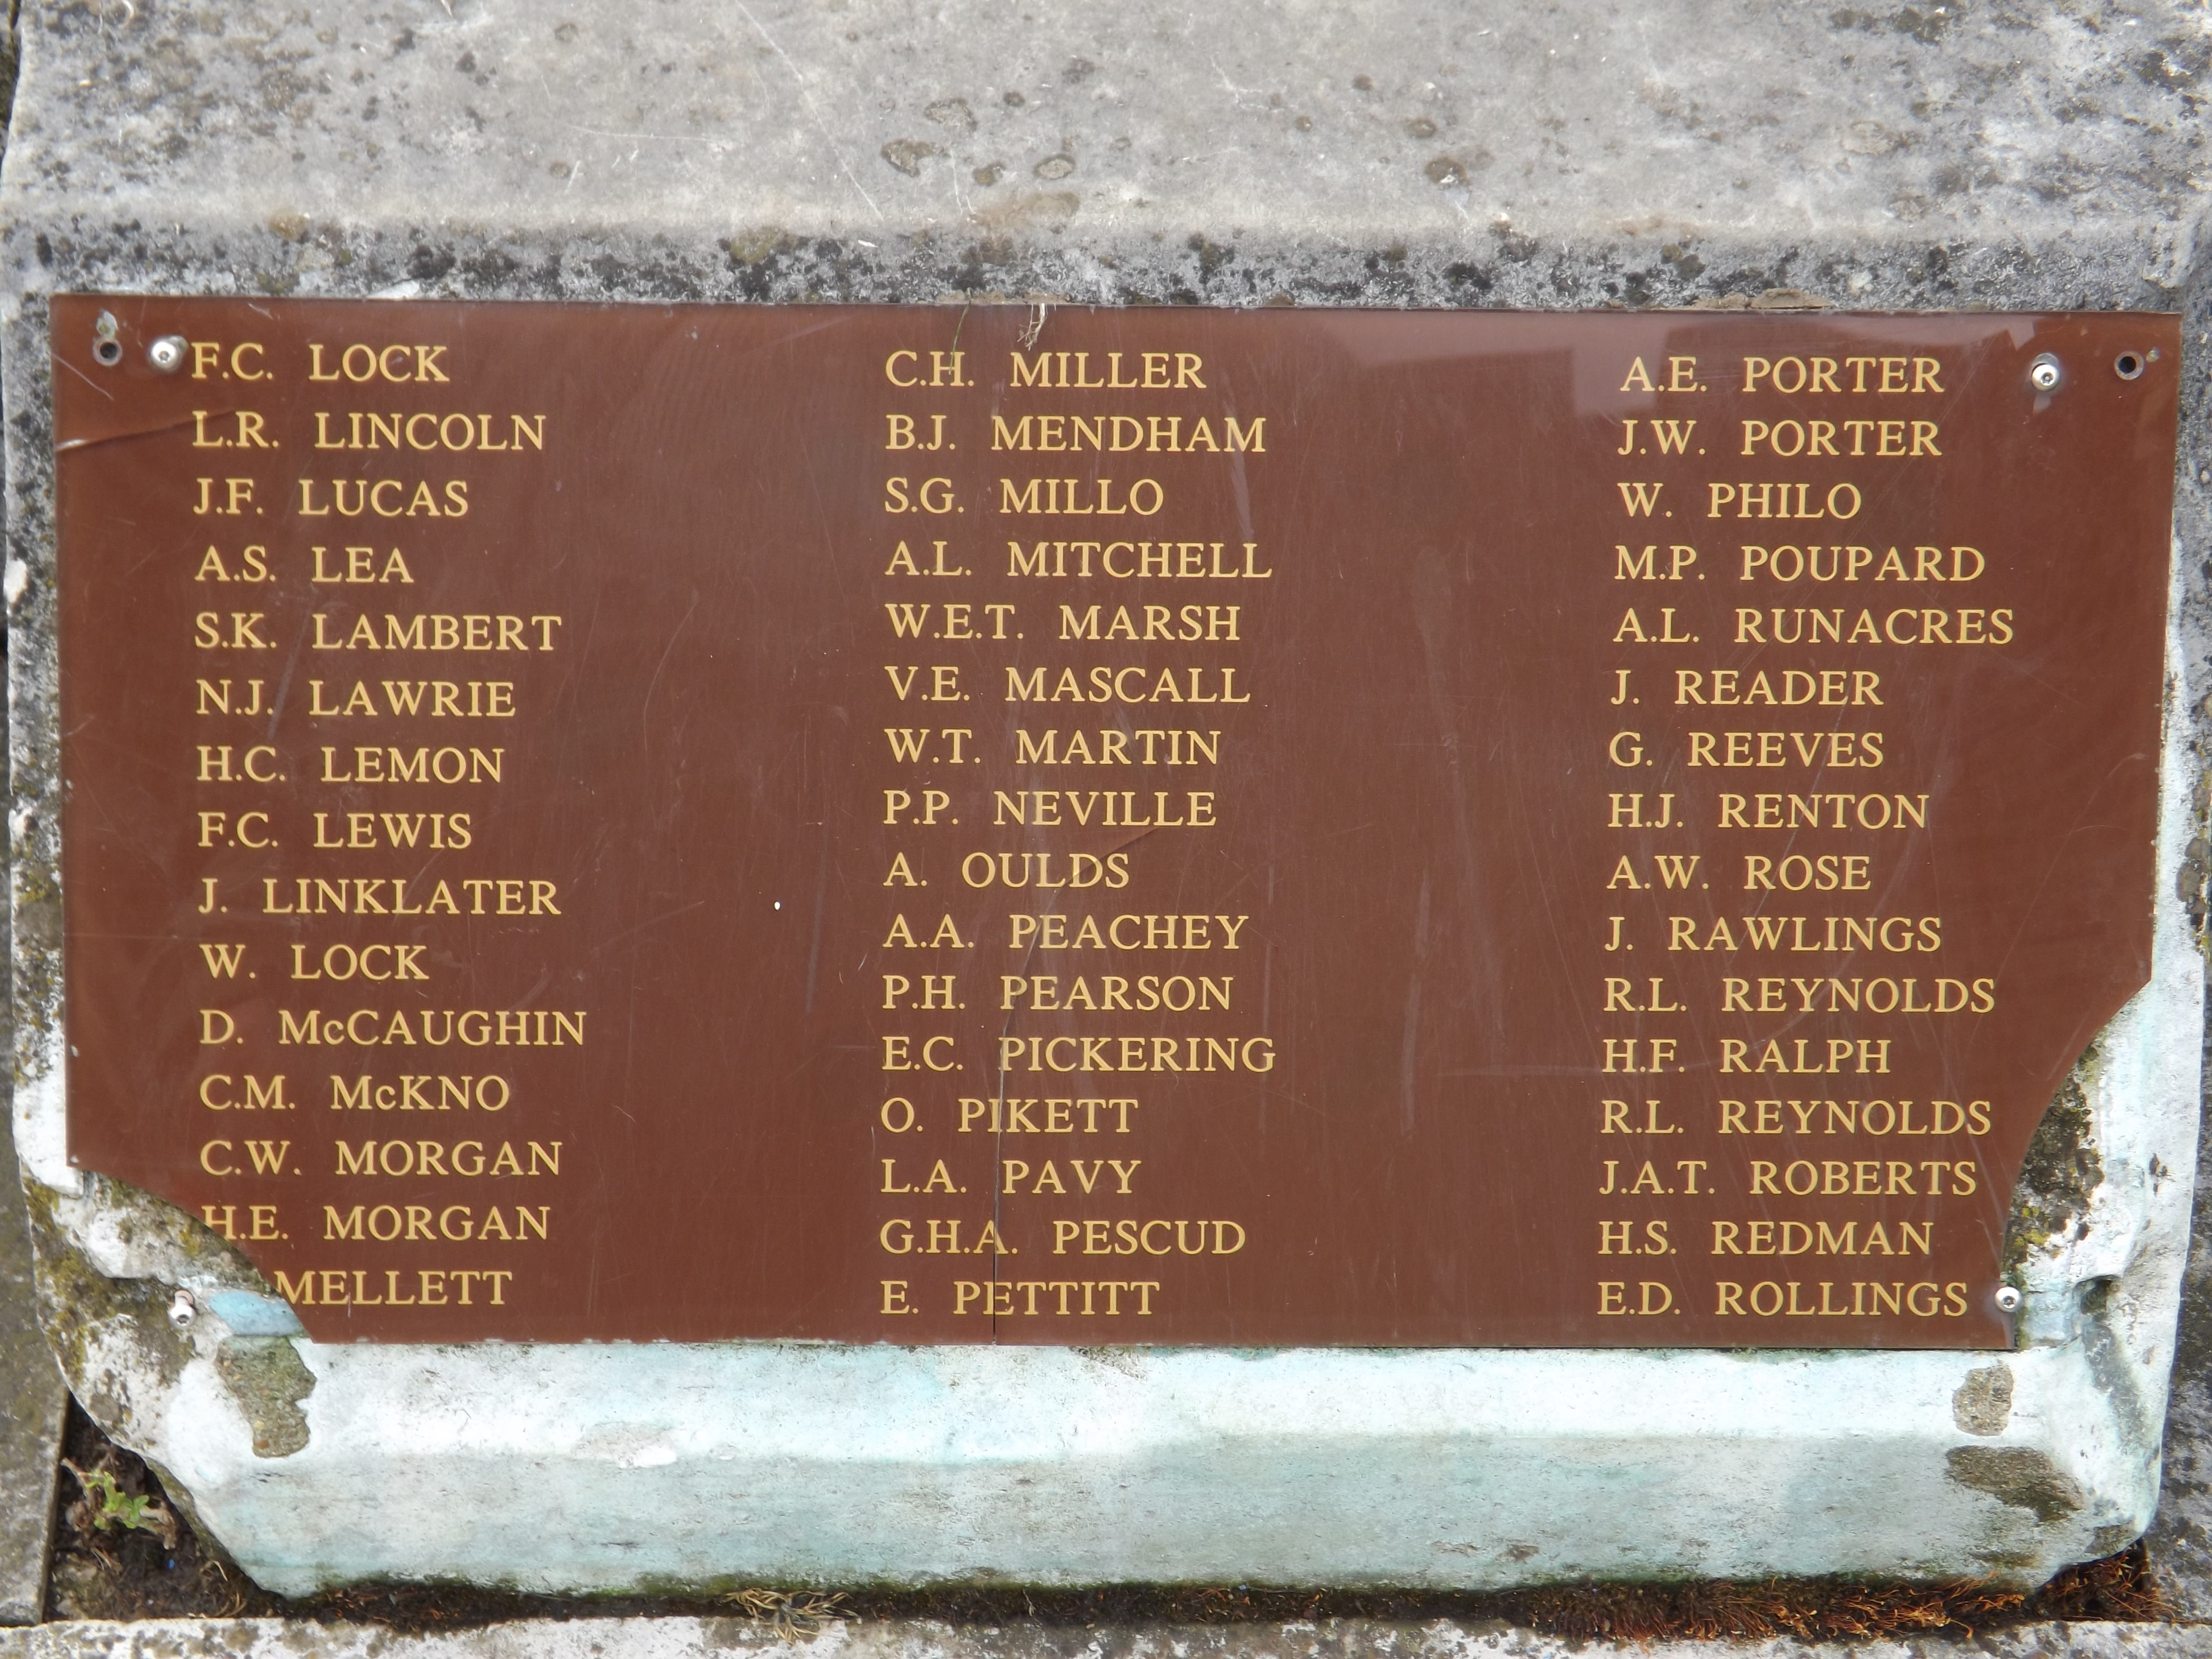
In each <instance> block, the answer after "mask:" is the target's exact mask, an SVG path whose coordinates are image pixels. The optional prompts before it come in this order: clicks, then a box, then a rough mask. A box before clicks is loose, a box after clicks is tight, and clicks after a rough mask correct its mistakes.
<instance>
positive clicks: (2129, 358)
mask: <svg viewBox="0 0 2212 1659" xmlns="http://www.w3.org/2000/svg"><path fill="white" fill-rule="evenodd" d="M2142 372H2143V360H2142V353H2140V352H2136V351H2123V352H2122V353H2121V354H2120V355H2119V356H2117V357H2115V358H2113V359H2112V373H2113V374H2117V375H2118V376H2119V377H2120V378H2121V379H2122V380H2137V379H2140V378H2141V376H2142Z"/></svg>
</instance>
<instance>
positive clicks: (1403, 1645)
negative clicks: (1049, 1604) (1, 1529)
mask: <svg viewBox="0 0 2212 1659" xmlns="http://www.w3.org/2000/svg"><path fill="white" fill-rule="evenodd" d="M310 1654H312V1655H313V1656H315V1659H692V1656H706V1655H718V1656H727V1655H732V1654H734V1655H744V1656H754V1659H1355V1656H1358V1659H1364V1656H1394V1659H1602V1656H1621V1659H1628V1656H1635V1659H1949V1656H1957V1659H2206V1656H2212V1630H2197V1629H2181V1628H2177V1627H2175V1626H2162V1625H2104V1624H2098V1625H2087V1624H2084V1625H2023V1626H2019V1627H2018V1628H2016V1629H2012V1630H2003V1631H1994V1632H1984V1633H1982V1634H1980V1635H1978V1636H1977V1637H1975V1638H1969V1639H1965V1640H1955V1641H1954V1640H1940V1639H1936V1638H1917V1639H1912V1640H1906V1641H1896V1642H1864V1643H1861V1642H1850V1643H1843V1642H1822V1643H1801V1642H1798V1641H1796V1640H1795V1639H1794V1638H1784V1639H1778V1640H1772V1641H1749V1642H1746V1641H1728V1640H1721V1641H1711V1642H1648V1643H1647V1642H1618V1643H1616V1642H1607V1641H1566V1640H1563V1639H1561V1638H1557V1637H1550V1636H1538V1635H1535V1634H1534V1633H1533V1632H1528V1631H1525V1630H1516V1629H1515V1628H1513V1627H1511V1626H1504V1625H1455V1624H1451V1623H1449V1622H1447V1621H1444V1620H1437V1621H1436V1622H1433V1623H1430V1624H1385V1623H1382V1622H1379V1621H1370V1620H1323V1621H1320V1622H1317V1623H1313V1624H1297V1625H1184V1626H1127V1625H1121V1626H1116V1625H1100V1626H1079V1627H1060V1626H1035V1625H1016V1626H1006V1627H1003V1628H997V1627H977V1626H950V1625H939V1624H932V1623H927V1622H922V1621H919V1620H916V1621H906V1620H889V1621H885V1622H883V1623H878V1624H859V1623H854V1624H846V1623H844V1622H842V1621H840V1622H836V1623H833V1624H831V1625H829V1626H826V1627H825V1628H824V1629H823V1630H822V1631H821V1632H819V1633H818V1634H817V1635H814V1636H811V1637H801V1638H784V1637H780V1636H778V1635H777V1634H776V1633H775V1631H774V1630H773V1629H772V1628H771V1627H770V1626H767V1625H764V1624H761V1623H757V1622H754V1621H752V1620H741V1619H605V1620H599V1619H580V1620H574V1621H573V1622H566V1623H558V1624H556V1623H552V1622H549V1621H528V1622H523V1623H517V1624H512V1625H492V1626H485V1627H484V1628H482V1629H479V1630H471V1631H454V1632H434V1633H431V1634H427V1635H414V1636H399V1635H394V1634H393V1633H392V1632H389V1631H385V1630H381V1629H379V1628H376V1627H374V1626H359V1625H303V1624H295V1623H291V1622H289V1621H285V1620H275V1619H240V1620H204V1621H203V1620H149V1621H148V1622H146V1623H144V1624H132V1625H107V1624H57V1625H48V1626H44V1627H43V1628H41V1629H39V1630H33V1631H22V1632H4V1633H0V1659H301V1656H305V1655H310Z"/></svg>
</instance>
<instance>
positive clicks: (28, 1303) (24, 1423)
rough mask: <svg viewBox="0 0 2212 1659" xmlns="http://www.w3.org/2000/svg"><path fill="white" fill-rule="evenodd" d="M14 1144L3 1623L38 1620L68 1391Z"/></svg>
mask: <svg viewBox="0 0 2212 1659" xmlns="http://www.w3.org/2000/svg"><path fill="white" fill-rule="evenodd" d="M36 1297H37V1287H36V1285H34V1284H33V1274H32V1267H31V1237H30V1234H29V1232H28V1231H27V1229H26V1227H25V1225H24V1216H23V1189H22V1187H21V1183H20V1182H18V1181H17V1180H16V1178H15V1147H14V1146H13V1145H12V1144H10V1145H0V1625H30V1624H36V1623H37V1622H38V1620H39V1617H40V1613H41V1612H42V1611H43V1608H44V1601H45V1596H46V1559H47V1556H48V1554H49V1553H50V1551H51V1549H52V1543H53V1519H54V1476H55V1470H56V1464H55V1461H54V1460H55V1459H56V1458H57V1457H58V1456H59V1455H60V1452H61V1434H62V1414H63V1413H64V1411H65V1410H66V1409H67V1408H68V1405H69V1396H68V1394H67V1393H66V1391H65V1390H64V1389H63V1387H62V1375H61V1372H60V1370H58V1368H57V1367H56V1365H55V1364H54V1357H53V1354H52V1352H51V1351H50V1350H49V1349H48V1348H47V1346H46V1338H45V1337H44V1336H43V1335H42V1334H40V1330H39V1326H38V1316H37V1308H36Z"/></svg>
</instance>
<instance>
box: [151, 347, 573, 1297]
mask: <svg viewBox="0 0 2212 1659" xmlns="http://www.w3.org/2000/svg"><path fill="white" fill-rule="evenodd" d="M179 376H180V378H182V379H184V380H185V381H186V382H187V383H188V385H189V387H190V391H191V402H192V404H194V407H193V409H192V410H191V422H190V424H189V425H188V426H184V427H180V428H175V429H173V430H172V431H171V432H170V433H168V434H166V435H163V436H162V437H161V439H160V440H159V441H161V442H164V443H173V444H177V445H180V446H187V447H189V448H190V450H191V463H192V464H191V468H190V473H191V489H189V490H188V491H187V492H186V496H187V498H186V499H185V500H184V501H179V503H178V505H179V507H180V508H181V509H182V511H181V512H179V514H178V519H179V523H178V525H177V526H175V528H174V530H173V531H171V532H165V533H164V534H163V540H164V541H165V542H170V543H172V544H183V545H185V546H188V547H189V548H191V549H192V550H193V551H192V552H191V554H190V556H187V557H185V558H184V559H183V560H181V561H180V562H179V565H178V566H177V567H175V568H176V574H177V575H178V576H179V577H180V578H182V579H183V580H181V581H180V583H179V590H180V597H181V598H182V599H183V601H184V603H183V605H181V607H180V610H181V611H182V613H183V614H181V615H180V616H179V617H178V620H177V623H176V625H177V626H179V627H180V628H183V629H186V630H188V631H189V634H190V636H191V654H192V666H191V673H190V677H189V678H188V679H187V680H186V681H185V683H184V684H178V685H175V686H173V687H161V688H157V692H158V695H163V696H179V697H181V698H184V699H185V700H187V701H188V702H189V703H190V705H191V710H192V717H193V731H194V738H195V740H194V741H193V742H191V744H189V746H188V747H186V748H185V751H184V752H182V753H179V755H177V757H175V761H174V764H175V765H176V767H177V768H178V769H179V773H180V774H181V775H182V777H181V779H180V781H183V782H185V783H186V784H187V785H188V788H187V789H186V790H185V792H182V793H183V794H184V798H185V799H190V801H191V812H190V817H189V819H188V821H187V822H186V823H184V824H182V825H179V826H175V827H174V829H173V833H174V834H177V835H180V836H183V837H184V839H185V848H184V850H185V854H186V857H185V860H182V862H181V865H180V867H187V868H190V869H191V870H192V871H193V876H192V879H191V883H190V892H189V893H188V894H187V895H184V896H181V897H182V899H183V900H184V901H185V902H181V903H180V904H179V908H178V910H177V911H176V912H175V913H174V914H175V927H174V931H175V933H176V934H178V935H179V936H181V938H182V939H184V940H185V941H187V948H186V951H185V964H186V965H185V971H186V972H188V973H190V974H191V975H193V976H194V977H195V978H197V980H198V981H199V982H200V983H201V985H202V986H203V987H204V994H203V995H202V996H201V997H200V998H199V999H198V1001H199V1003H200V1005H201V1006H199V1007H198V1008H197V1011H196V1016H195V1018H196V1022H197V1025H196V1029H195V1030H194V1031H193V1032H192V1039H193V1042H194V1043H195V1045H196V1048H197V1054H198V1058H199V1064H198V1065H197V1066H196V1067H195V1068H194V1076H193V1078H192V1079H191V1084H190V1085H189V1086H190V1090H191V1093H190V1095H189V1097H188V1099H187V1101H186V1102H185V1103H184V1108H183V1109H185V1110H187V1111H190V1112H191V1113H193V1114H195V1115H197V1116H198V1117H200V1118H201V1119H202V1120H203V1123H204V1132H203V1133H201V1134H199V1135H197V1136H196V1137H195V1139H196V1141H197V1143H198V1151H197V1159H198V1168H197V1170H196V1171H194V1172H193V1175H192V1179H193V1180H194V1182H196V1183H197V1184H198V1185H199V1186H200V1188H201V1190H203V1191H213V1192H215V1193H216V1194H219V1196H218V1197H217V1198H216V1199H215V1200H212V1201H209V1202H205V1203H204V1204H202V1205H201V1206H198V1207H199V1215H200V1218H201V1219H202V1220H203V1221H204V1223H205V1224H206V1225H207V1226H208V1227H209V1228H210V1229H211V1230H212V1231H215V1232H216V1233H217V1234H219V1235H221V1236H222V1237H225V1238H228V1239H231V1240H234V1241H235V1242H238V1243H241V1244H243V1245H245V1246H246V1247H247V1249H248V1251H249V1253H250V1254H252V1255H254V1256H255V1257H256V1258H257V1259H258V1260H259V1261H262V1262H263V1263H264V1267H268V1268H269V1270H270V1279H271V1280H272V1283H273V1284H274V1285H275V1286H276V1289H277V1290H278V1291H279V1293H280V1294H282V1295H283V1297H285V1298H286V1299H287V1300H288V1301H289V1302H291V1303H292V1304H294V1305H295V1306H296V1307H301V1308H316V1309H331V1310H337V1309H349V1308H360V1309H363V1310H366V1309H369V1308H376V1309H379V1310H404V1309H409V1308H413V1309H416V1310H423V1312H424V1314H425V1315H426V1316H428V1318H429V1319H430V1320H431V1321H433V1322H435V1320H436V1319H437V1318H438V1317H439V1316H438V1315H437V1314H436V1313H435V1311H434V1310H441V1309H448V1308H456V1309H458V1308H465V1309H471V1310H477V1311H475V1312H472V1313H471V1315H470V1316H468V1317H470V1318H471V1319H472V1320H475V1321H479V1322H480V1321H482V1320H483V1319H484V1318H485V1317H486V1316H487V1314H486V1313H485V1312H484V1311H483V1310H491V1309H499V1308H519V1307H525V1306H528V1305H532V1304H534V1302H535V1301H536V1300H537V1299H538V1298H537V1297H536V1295H535V1294H534V1293H533V1286H532V1284H531V1280H532V1279H533V1277H535V1273H534V1267H535V1262H536V1261H537V1260H538V1259H540V1258H542V1256H543V1255H544V1252H545V1251H546V1249H548V1247H549V1246H550V1243H551V1241H552V1240H554V1239H555V1238H556V1237H557V1236H558V1235H559V1233H560V1231H561V1229H562V1221H563V1217H562V1202H561V1198H560V1192H561V1184H560V1177H561V1170H562V1157H563V1155H564V1152H566V1153H567V1154H568V1156H570V1157H571V1158H574V1149H573V1148H571V1147H565V1146H564V1145H563V1142H562V1139H560V1138H559V1130H558V1128H557V1126H555V1125H554V1124H553V1121H552V1120H551V1119H550V1117H548V1116H547V1115H545V1112H544V1106H545V1105H546V1101H545V1098H544V1095H545V1091H544V1083H545V1081H546V1080H547V1079H550V1077H551V1076H552V1075H555V1071H554V1069H553V1068H558V1067H563V1066H573V1065H574V1060H575V1059H576V1058H577V1057H576V1056H574V1055H573V1054H568V1055H555V1054H540V1053H538V1051H539V1050H544V1049H572V1048H580V1047H581V1046H582V1045H583V1044H584V1043H585V1042H586V1036H587V1027H588V1024H589V1016H588V1011H587V1010H586V1008H584V1007H581V1006H554V1005H555V1003H556V1002H561V1003H567V1004H570V1005H573V1004H574V1003H576V1002H579V1001H580V1000H582V999H580V997H578V996H576V995H575V994H574V987H576V985H577V982H578V981H577V980H576V979H575V977H574V976H573V975H566V976H563V975H550V974H549V973H548V972H547V971H546V969H545V963H547V962H549V961H550V960H551V959H552V958H554V957H556V956H557V955H558V954H559V947H560V945H561V943H562V941H561V937H560V936H561V933H562V927H563V918H564V914H565V913H566V912H567V910H568V908H569V905H568V900H567V898H566V896H564V895H563V893H562V883H561V881H560V880H559V879H557V878H555V877H553V876H552V875H550V873H549V872H545V871H544V870H541V869H533V868H531V867H529V866H528V863H527V860H530V859H532V858H533V857H538V856H542V851H543V848H542V845H540V844H538V842H536V841H535V840H534V839H533V840H532V842H529V843H526V844H525V845H520V846H516V847H508V846H504V845H502V844H501V842H502V837H501V833H500V825H501V812H500V810H499V808H500V805H501V798H502V796H503V795H505V794H507V793H509V792H515V791H519V790H520V791H528V792H531V793H533V794H534V793H542V792H543V791H544V789H545V788H547V787H549V786H550V780H546V779H538V780H534V781H533V780H532V779H529V778H527V777H526V776H524V775H523V769H525V768H526V767H527V765H528V762H527V760H526V756H528V755H529V754H530V753H531V752H532V749H531V746H530V745H528V744H522V745H520V746H519V745H518V744H517V743H516V742H515V739H514V734H515V733H516V732H518V731H526V730H528V729H529V728H530V726H531V723H532V721H533V720H536V721H538V722H540V723H542V722H543V721H544V719H545V718H546V717H547V714H546V709H547V703H548V701H549V697H550V690H551V688H552V686H553V685H554V684H555V683H556V681H557V678H558V677H559V675H560V674H561V672H562V653H563V652H564V651H566V650H568V648H569V647H570V644H571V641H570V640H569V639H568V637H567V635H566V626H567V618H566V617H564V616H562V614H561V611H560V606H559V605H557V604H556V603H552V602H550V598H549V596H548V595H547V594H544V593H542V592H532V587H533V585H534V583H533V576H532V573H533V572H534V571H536V570H538V569H542V568H543V565H544V562H543V561H537V560H532V559H530V558H527V557H525V556H522V555H523V554H524V553H525V552H526V550H525V549H522V548H520V546H518V545H516V544H515V538H516V535H517V532H516V530H515V529H514V527H513V526H509V525H505V524H502V523H501V522H500V517H501V510H500V503H501V501H511V500H513V499H514V491H515V490H516V489H517V488H518V487H520V488H521V489H534V488H538V487H541V486H542V485H543V483H544V477H545V475H546V472H547V448H548V445H549V442H550V443H556V444H557V435H553V434H549V429H548V428H549V418H548V416H547V414H546V413H545V412H544V411H542V410H517V409H491V408H480V407H478V403H479V401H480V400H479V399H478V398H476V397H475V396H473V395H472V393H471V388H470V386H469V385H468V381H469V379H470V376H469V374H468V373H467V371H466V369H465V366H464V363H463V362H462V360H461V355H460V353H459V350H458V349H456V348H455V347H454V346H453V345H452V343H449V342H443V341H440V340H436V339H429V338H425V339H416V338H413V337H408V338H404V339H398V338H385V337H344V336H343V335H338V334H335V333H334V334H333V335H332V337H329V338H322V337H313V336H312V335H311V336H310V337H307V338H306V339H304V340H295V341H286V342H284V343H277V342H275V341H270V342H264V341H260V340H254V339H243V338H223V339H198V338H192V339H189V340H187V341H186V342H185V356H184V359H183V362H182V366H181V367H180V368H179ZM519 763H520V764H519ZM549 986H560V987H563V988H564V989H566V990H567V991H568V994H567V995H565V996H564V995H562V994H561V993H560V992H555V991H549V990H548V988H547V987H549ZM549 1128H550V1129H551V1132H550V1133H549ZM302 1176H312V1177H313V1179H310V1180H304V1181H303V1180H302V1179H301V1177H302ZM310 1191H312V1194H313V1196H312V1198H309V1197H303V1196H301V1194H304V1193H307V1192H310ZM287 1259H289V1261H291V1262H292V1263H294V1264H295V1265H294V1266H291V1267H284V1266H272V1265H271V1264H274V1263H281V1262H283V1261H286V1260H287ZM391 1316H392V1315H391V1314H389V1313H382V1312H380V1317H382V1318H386V1319H388V1318H390V1317H391ZM491 1317H493V1318H496V1316H495V1315H493V1316H491Z"/></svg>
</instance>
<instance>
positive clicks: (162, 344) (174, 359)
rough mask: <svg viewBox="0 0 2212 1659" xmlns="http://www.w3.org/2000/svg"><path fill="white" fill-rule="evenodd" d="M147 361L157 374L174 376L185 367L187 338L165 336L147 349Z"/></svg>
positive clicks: (176, 335) (177, 335) (172, 335)
mask: <svg viewBox="0 0 2212 1659" xmlns="http://www.w3.org/2000/svg"><path fill="white" fill-rule="evenodd" d="M146 361H147V362H149V363H150V364H152V365H153V367H154V372H155V374H175V373H176V372H177V371H178V370H179V369H180V368H183V367H184V366H185V337H184V336H183V335H181V334H164V335H163V336H162V337H161V338H160V339H158V340H155V341H154V342H153V343H151V344H150V345H149V346H148V347H147V348H146Z"/></svg>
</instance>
